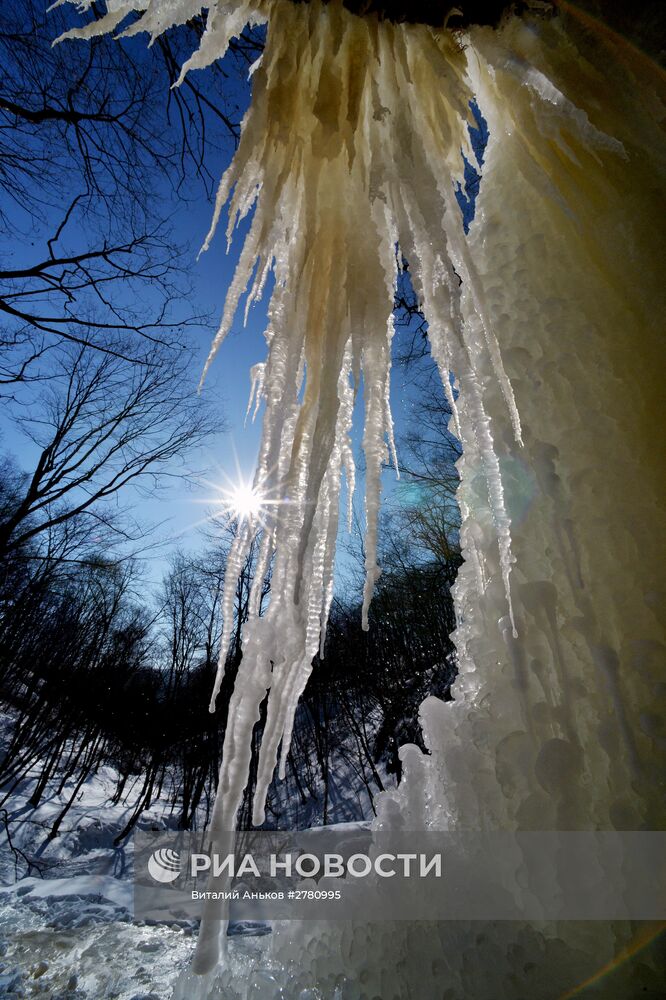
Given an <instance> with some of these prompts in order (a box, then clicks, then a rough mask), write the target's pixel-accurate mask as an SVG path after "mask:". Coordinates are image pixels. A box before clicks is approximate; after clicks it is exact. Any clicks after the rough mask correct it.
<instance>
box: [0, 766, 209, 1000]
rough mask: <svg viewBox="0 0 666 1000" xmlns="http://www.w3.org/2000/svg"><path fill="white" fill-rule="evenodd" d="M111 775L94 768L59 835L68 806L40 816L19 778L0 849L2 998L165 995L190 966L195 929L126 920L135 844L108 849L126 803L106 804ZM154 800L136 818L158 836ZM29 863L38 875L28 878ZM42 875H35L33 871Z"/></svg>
mask: <svg viewBox="0 0 666 1000" xmlns="http://www.w3.org/2000/svg"><path fill="white" fill-rule="evenodd" d="M115 787H116V775H115V774H114V773H113V771H112V770H111V769H110V768H101V769H100V771H99V773H98V774H96V775H95V776H94V777H92V778H91V779H90V780H89V781H88V782H86V784H85V785H84V786H83V788H82V789H81V792H80V793H79V796H78V798H77V800H76V802H75V804H74V805H73V806H72V808H71V810H70V812H69V813H68V815H67V817H66V819H65V821H64V822H63V825H62V827H61V832H60V834H59V835H58V836H57V837H56V838H54V839H53V840H52V841H50V842H49V841H48V840H47V837H48V831H49V829H50V826H51V824H52V823H53V820H54V818H55V816H56V815H57V813H58V812H59V811H60V809H61V808H62V806H63V804H64V803H65V802H66V801H67V798H66V797H68V796H67V789H65V790H64V793H63V795H61V796H58V795H55V794H53V793H51V794H50V795H48V794H47V796H46V798H45V800H44V801H43V803H42V804H40V805H39V807H38V808H37V809H32V808H31V807H30V805H29V803H28V797H29V795H30V792H31V791H32V782H31V781H26V782H24V783H23V784H22V785H21V786H19V788H17V789H16V790H15V792H14V793H13V795H12V797H11V799H10V800H8V802H7V803H6V808H7V809H8V814H9V822H10V833H11V839H12V844H13V845H14V847H15V848H16V849H18V850H19V851H20V852H22V855H23V856H22V855H18V856H16V855H15V854H14V853H13V852H12V850H11V848H10V845H9V843H8V841H7V836H6V832H4V831H3V835H2V844H1V845H0V878H1V881H2V886H1V887H0V951H1V952H2V957H1V959H0V996H8V997H14V996H17V997H18V996H24V997H32V996H40V997H53V998H56V997H68V998H95V1000H101V998H106V997H109V998H111V997H117V998H119V1000H130V998H139V997H143V998H147V997H151V1000H155V998H157V997H159V998H167V997H169V996H170V995H171V989H172V986H173V983H174V980H175V979H176V978H177V974H178V971H179V970H180V969H182V968H185V967H186V966H187V963H188V960H189V955H190V952H191V949H192V934H193V931H194V928H193V926H191V925H188V924H184V925H182V926H176V925H173V926H171V927H148V926H145V925H139V924H136V923H133V922H132V896H133V884H132V872H133V865H132V861H133V859H132V842H131V838H130V839H129V840H128V842H127V843H126V844H125V845H121V846H120V847H114V846H113V839H114V837H115V836H117V834H118V833H119V832H120V831H121V830H122V828H123V826H124V824H125V822H126V821H127V817H128V812H129V806H127V805H122V804H119V805H115V806H114V805H112V804H111V803H110V801H109V800H110V796H111V794H112V792H113V790H114V789H115ZM161 805H162V804H161V803H159V802H157V803H156V804H155V805H154V806H153V807H152V808H151V810H149V811H148V812H147V813H145V814H144V815H143V816H142V817H141V819H140V820H139V824H140V826H142V827H144V828H148V829H158V830H159V829H164V828H165V826H166V823H165V820H164V818H163V810H162V809H161ZM25 859H29V860H30V861H31V862H32V863H33V865H35V866H37V869H36V868H35V867H33V868H32V869H31V874H30V876H28V877H26V871H27V864H26V860H25ZM40 873H41V874H40Z"/></svg>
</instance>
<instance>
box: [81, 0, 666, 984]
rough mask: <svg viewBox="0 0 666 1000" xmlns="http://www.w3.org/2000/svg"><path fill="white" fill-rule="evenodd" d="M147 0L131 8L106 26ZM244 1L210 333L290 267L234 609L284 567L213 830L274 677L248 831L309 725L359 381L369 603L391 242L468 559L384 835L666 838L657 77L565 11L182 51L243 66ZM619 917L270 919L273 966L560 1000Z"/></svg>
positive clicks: (247, 674) (291, 25) (283, 33)
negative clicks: (452, 648)
mask: <svg viewBox="0 0 666 1000" xmlns="http://www.w3.org/2000/svg"><path fill="white" fill-rule="evenodd" d="M132 6H133V7H136V6H137V5H136V4H128V5H126V6H125V5H120V4H114V5H113V9H112V10H111V11H110V14H109V18H110V19H111V20H110V21H108V22H107V23H106V24H105V22H99V23H98V25H97V28H96V30H104V28H105V27H108V28H113V27H115V25H116V24H117V23H119V21H120V20H121V16H124V15H123V11H125V12H126V11H127V10H129V9H130V7H132ZM196 6H197V5H196V4H190V3H185V2H182V3H174V4H167V3H166V2H162V3H158V2H156V0H155V2H152V3H145V4H144V5H143V9H145V14H144V18H147V19H148V21H146V22H145V23H144V26H145V25H146V24H147V25H148V26H149V27H150V28H151V30H153V31H161V30H163V29H164V28H165V27H167V26H168V24H170V23H172V22H177V21H181V20H182V19H183V18H184V17H185V16H189V14H188V12H189V13H191V12H192V11H193V10H194V8H195V7H196ZM250 17H251V18H254V19H256V20H261V19H268V20H269V30H268V42H267V48H266V51H265V53H264V56H263V58H262V60H261V63H260V65H259V66H258V68H257V69H256V71H255V74H254V96H253V104H252V108H251V110H250V112H249V113H248V116H247V117H246V120H245V122H244V127H243V136H242V141H241V144H240V147H239V150H238V153H237V155H236V158H235V159H234V163H233V164H232V166H231V168H230V170H229V172H228V173H227V175H226V176H225V178H224V179H223V181H222V184H221V187H220V192H219V196H218V202H217V208H216V218H215V221H217V218H218V217H219V215H220V212H221V210H222V208H223V207H224V205H225V204H226V203H227V200H228V199H230V209H229V217H230V220H231V223H230V225H231V227H233V223H234V221H235V218H236V217H237V216H241V217H242V216H243V215H245V214H247V213H248V211H249V210H250V208H251V206H253V205H255V204H256V208H255V215H254V219H253V222H252V226H251V230H250V233H249V235H248V237H247V239H246V243H245V247H244V250H243V253H242V256H241V262H240V264H239V270H238V272H237V275H236V278H235V279H234V282H233V284H232V287H231V289H230V292H229V296H228V299H227V304H226V306H225V310H224V316H223V320H222V325H221V328H220V334H219V336H218V338H217V340H216V343H215V345H214V351H215V350H216V349H217V348H218V347H219V346H220V343H221V341H222V340H223V338H224V336H225V334H226V331H227V330H228V329H229V326H230V323H231V321H232V319H233V315H234V312H235V309H236V306H237V304H238V301H239V299H240V296H241V295H242V293H243V291H244V290H245V289H246V288H247V287H248V286H249V287H250V288H251V297H254V296H255V295H258V294H260V292H261V290H262V289H263V285H264V281H265V278H266V274H267V271H268V269H269V268H271V267H272V268H274V270H275V275H276V283H275V292H274V295H273V298H272V301H271V306H270V326H269V329H268V330H267V332H266V339H267V346H268V357H267V362H266V366H265V368H264V369H263V371H262V372H261V373H260V375H261V377H260V379H259V380H258V382H259V385H260V386H261V393H262V395H263V398H264V401H265V416H264V436H263V443H262V448H261V454H260V460H259V467H258V471H257V478H256V488H257V490H258V491H260V492H261V493H262V494H264V495H265V496H266V497H267V498H270V500H271V504H270V505H269V506H267V508H266V514H265V517H264V518H263V519H262V522H263V523H257V524H254V523H252V522H251V521H250V522H248V523H247V525H246V527H245V530H244V532H243V533H241V534H240V535H239V539H238V542H237V545H236V547H235V549H234V551H233V552H232V555H231V559H230V564H229V569H228V582H227V592H226V596H225V608H226V610H227V612H228V610H229V609H228V606H227V605H228V602H229V601H230V600H231V599H232V595H233V590H234V586H235V580H234V573H235V571H236V568H237V567H240V565H242V561H243V556H244V546H246V545H248V544H249V543H250V540H251V537H252V534H253V533H254V531H255V530H261V531H263V542H262V552H263V558H264V559H265V564H266V565H268V560H269V559H271V558H273V560H274V567H273V578H272V594H273V597H272V600H271V603H270V608H269V611H268V614H267V615H266V616H265V617H264V618H263V619H258V618H255V619H254V620H253V621H252V622H251V623H250V624H249V627H248V628H247V630H246V634H245V641H244V657H243V663H242V668H241V671H240V673H239V679H238V681H237V684H236V689H235V691H234V695H233V702H232V705H231V708H230V713H229V718H230V720H231V725H230V728H229V732H228V734H227V742H226V744H225V751H224V763H223V769H222V774H221V782H220V794H219V797H218V803H217V806H216V812H215V819H214V823H215V824H217V825H219V826H220V827H223V826H227V827H228V826H229V825H230V824H231V823H232V822H233V817H234V816H235V813H236V809H237V806H238V803H239V801H240V796H241V795H242V790H243V786H244V783H245V780H246V775H247V767H248V763H249V747H250V735H251V731H252V726H253V724H254V721H255V719H256V718H257V717H258V711H259V704H260V702H261V700H262V698H263V697H264V694H265V692H266V689H267V688H268V687H270V689H271V691H270V698H269V708H268V718H267V728H266V736H265V737H264V744H263V746H262V759H261V762H260V775H259V781H258V793H257V799H256V802H255V819H256V821H257V822H260V821H261V819H262V815H263V813H262V809H263V802H262V794H263V789H264V788H265V787H266V785H267V783H268V781H269V780H270V776H271V774H272V771H273V767H274V765H275V761H276V758H277V756H278V753H279V747H280V743H281V744H282V748H283V753H284V752H285V750H286V747H287V745H288V740H289V733H290V720H291V718H292V715H293V710H294V707H295V704H296V701H297V699H298V696H299V694H300V692H301V691H302V689H303V687H304V685H305V683H306V681H307V676H308V672H309V669H310V668H309V664H310V659H311V657H312V654H313V653H314V652H315V651H316V649H317V646H318V644H319V642H320V635H321V632H322V629H323V628H324V627H325V621H326V615H327V609H328V603H329V601H330V594H331V567H332V561H333V544H334V539H335V534H336V530H337V517H338V499H339V484H340V475H341V472H342V470H343V469H346V470H347V471H348V473H349V475H351V474H352V464H351V456H350V449H349V425H350V419H351V411H352V405H353V398H354V393H355V392H356V391H357V389H358V386H359V382H360V379H361V377H362V378H363V384H364V395H365V434H364V447H365V454H366V464H367V474H366V480H367V484H368V496H367V499H366V508H367V519H368V536H367V545H366V551H367V564H366V568H367V584H366V606H367V601H368V600H369V599H370V597H371V593H372V587H373V584H374V581H375V579H376V576H377V573H378V571H379V569H378V567H377V565H376V557H375V551H376V548H375V546H376V518H377V511H378V485H379V484H378V479H379V468H380V465H381V462H382V461H383V459H384V457H385V455H386V453H387V444H390V441H391V419H390V413H389V412H388V406H387V398H388V391H387V387H388V377H389V358H390V350H389V348H390V338H391V332H392V327H391V302H392V290H393V281H394V277H395V255H394V247H395V244H396V242H397V243H399V244H400V248H401V250H402V253H403V254H404V255H405V257H406V258H407V259H408V260H409V261H410V270H411V273H412V279H413V281H414V286H415V288H416V291H417V293H418V294H419V296H420V298H421V301H422V303H423V306H424V311H425V313H426V316H427V318H428V321H429V325H430V336H431V343H432V350H433V354H434V356H435V357H436V359H437V361H438V363H439V365H440V368H441V371H442V375H443V378H444V385H445V386H447V387H448V385H449V383H448V371H449V370H452V371H454V372H455V373H456V376H457V379H458V384H459V389H460V395H459V399H458V402H457V405H454V404H453V400H451V402H452V405H453V409H454V420H455V422H456V427H457V428H458V430H459V433H460V436H461V438H462V441H463V456H464V457H463V459H461V463H460V472H461V488H460V501H461V508H462V511H463V516H464V524H463V529H462V543H463V554H464V556H465V560H466V561H465V565H464V566H463V568H462V570H461V572H460V575H459V578H458V582H457V584H456V589H455V598H456V605H457V609H458V618H459V625H458V629H457V631H456V634H455V639H456V645H457V648H458V653H459V658H460V667H461V675H460V678H459V680H458V682H457V684H456V688H455V696H456V701H455V703H453V704H452V705H448V704H447V705H445V704H443V703H439V702H437V701H435V700H429V701H428V702H426V703H425V704H424V705H423V707H422V718H423V724H424V730H425V734H426V739H427V742H428V745H429V747H430V748H431V750H432V756H430V757H423V756H422V755H420V754H419V753H418V751H416V750H415V749H414V748H407V749H406V750H405V751H404V753H405V765H406V766H405V775H406V777H405V780H404V781H403V784H402V785H401V787H400V789H399V790H398V791H397V792H395V793H390V794H387V795H386V797H385V798H384V800H383V803H382V807H381V810H380V816H379V818H378V824H379V825H381V826H389V827H390V826H391V825H399V826H402V827H403V828H410V826H411V827H412V828H422V827H423V826H433V827H435V828H438V827H450V826H453V827H456V828H460V829H466V828H468V829H477V828H493V827H500V828H510V829H513V828H522V829H557V828H559V829H586V828H601V829H606V828H609V829H642V828H647V829H650V828H652V829H659V828H661V826H662V824H663V822H664V812H663V810H664V796H663V791H664V789H663V775H664V773H665V771H664V766H663V765H664V760H663V756H664V747H665V745H666V736H665V734H664V730H663V719H664V711H663V710H664V704H663V701H664V697H665V687H664V680H663V664H664V636H663V625H660V620H659V612H660V610H661V607H660V602H661V601H662V600H663V582H662V565H661V563H662V559H661V558H660V553H659V540H660V538H662V537H663V530H664V509H663V491H662V489H661V487H662V486H663V475H661V478H660V474H661V472H662V471H663V467H662V465H661V463H662V461H663V455H664V447H663V426H664V421H663V414H662V380H661V377H660V360H661V353H660V344H659V337H658V333H659V331H658V322H659V317H660V316H661V315H663V307H664V301H663V300H664V291H663V287H662V283H661V282H660V280H659V275H658V268H657V262H658V261H660V260H663V259H664V256H665V255H664V247H663V239H662V235H661V230H660V227H659V225H658V220H659V219H660V218H663V209H664V205H663V198H662V196H661V195H660V193H659V189H660V183H661V181H662V178H663V168H664V149H665V147H664V139H663V132H662V127H661V126H662V123H663V120H664V106H663V98H664V93H663V80H662V78H661V77H660V76H659V75H658V74H657V73H656V72H655V71H654V70H653V69H652V68H651V67H650V66H649V64H647V63H646V62H643V61H642V58H641V57H640V54H636V53H635V52H633V51H632V50H631V49H630V48H629V47H628V46H626V45H625V44H624V43H622V42H621V40H618V39H615V38H613V36H611V35H610V34H608V33H607V32H603V33H599V34H588V33H587V32H586V31H584V30H583V29H581V28H580V26H579V25H578V24H577V23H576V22H575V21H568V20H567V19H566V18H564V17H562V18H557V19H551V20H549V19H545V18H538V19H524V20H520V19H516V18H514V19H512V20H510V21H509V22H508V23H507V24H505V25H504V27H503V28H502V29H501V30H500V31H498V32H495V31H492V30H490V29H474V30H472V31H471V32H470V33H469V36H468V37H466V38H465V39H457V40H456V39H454V38H453V37H452V36H451V35H450V34H449V33H448V32H446V31H441V32H437V31H434V30H432V29H430V28H427V27H424V26H418V25H393V24H390V23H388V22H378V21H377V20H376V19H371V18H367V19H366V18H357V17H354V16H352V15H350V14H348V13H347V12H346V11H344V10H343V9H342V8H341V7H340V6H339V5H338V4H335V3H331V4H328V5H326V6H322V5H321V4H319V3H318V2H315V3H311V4H303V5H296V4H292V3H290V2H288V0H275V2H272V3H271V2H268V0H266V2H257V3H251V2H246V3H229V4H225V5H223V4H217V5H213V13H212V16H211V18H210V24H209V28H208V29H207V32H206V35H205V36H204V39H203V41H202V45H201V49H200V51H199V53H198V54H197V55H196V56H195V57H194V61H193V62H192V67H196V66H201V65H204V64H206V62H210V61H211V60H212V59H214V58H216V57H218V56H220V55H222V54H223V52H224V49H225V48H226V45H227V44H228V39H229V37H230V36H231V34H233V33H234V32H236V31H238V30H239V25H241V24H242V23H243V22H244V20H247V19H248V18H250ZM100 25H101V29H100ZM140 25H141V22H139V26H140ZM89 33H90V32H89ZM473 96H474V97H475V99H476V100H477V102H478V104H479V107H480V109H481V111H482V113H483V115H484V116H485V118H486V120H487V122H488V126H489V130H490V142H489V145H488V149H487V151H486V160H485V167H484V172H483V179H482V183H481V194H480V197H479V200H478V201H477V210H476V218H475V221H474V223H473V225H472V227H471V230H470V234H469V238H468V239H466V238H465V237H464V234H463V233H462V227H461V223H460V215H459V211H458V209H457V206H456V204H455V198H454V182H455V179H456V177H457V175H458V173H459V164H460V150H461V148H465V147H466V142H467V135H466V127H465V120H466V116H467V114H468V106H469V100H470V99H471V98H472V97H473ZM229 235H231V230H230V231H229ZM276 500H277V502H275V501H276ZM662 622H663V619H662ZM223 660H224V649H223V651H222V661H221V662H223ZM628 933H629V929H628V928H626V927H623V926H614V927H608V926H603V925H595V926H594V927H575V926H572V925H566V926H561V927H553V926H550V927H542V928H536V927H534V926H531V927H530V926H524V927H520V928H516V927H510V926H508V925H503V926H496V927H488V928H480V927H479V926H469V927H466V926H463V925H460V924H457V925H455V926H453V925H439V926H434V925H430V926H424V925H419V926H417V927H415V926H414V925H400V924H395V925H382V926H375V927H367V926H366V927H354V926H351V927H344V928H340V927H335V926H329V927H325V928H322V927H319V928H313V929H311V930H310V931H307V932H304V933H303V935H300V934H299V935H298V936H296V935H294V934H293V932H291V931H290V930H289V929H287V930H284V929H282V930H280V929H278V931H277V932H276V934H275V935H274V947H273V958H272V959H271V961H272V962H273V965H272V968H273V970H274V971H275V970H276V969H278V970H281V972H280V975H282V976H283V977H288V979H289V984H288V985H289V992H288V994H287V995H289V996H292V995H293V996H298V995H299V992H298V991H299V990H301V989H310V988H311V989H313V990H315V991H316V990H318V991H319V992H314V993H313V994H312V996H315V997H319V996H323V997H340V998H358V1000H360V998H367V1000H372V998H375V997H379V998H381V1000H392V998H393V997H399V998H401V1000H402V998H403V997H406V996H411V995H413V996H419V997H424V998H426V1000H430V998H431V997H433V998H434V997H442V996H445V997H449V998H451V1000H453V998H458V997H460V998H463V997H465V998H467V997H473V998H474V1000H484V998H486V997H487V998H488V1000H498V998H500V997H507V998H509V997H516V998H518V997H522V996H530V997H531V998H541V997H543V998H548V997H555V996H557V995H558V992H564V991H565V990H566V989H567V988H569V986H570V985H571V984H572V981H573V980H575V979H576V977H577V976H578V977H580V978H584V975H589V974H590V973H591V971H593V968H594V967H595V966H598V965H601V964H603V962H604V961H606V960H607V959H609V958H610V957H611V956H612V954H613V951H614V949H615V948H616V946H617V942H621V941H623V940H624V939H625V938H626V936H627V935H628ZM218 937H219V926H218V925H216V924H215V923H214V922H209V923H208V924H207V925H206V926H204V929H203V931H202V935H201V938H200V943H199V952H198V959H197V966H196V967H197V970H198V971H199V972H206V976H205V978H204V979H199V980H197V985H196V986H195V984H194V980H191V981H189V982H188V984H186V985H185V986H183V990H184V993H183V995H188V996H193V995H194V991H195V989H196V990H197V991H198V992H199V994H200V995H205V994H206V993H207V991H208V990H209V987H210V988H211V989H212V988H213V987H212V986H211V983H212V980H213V978H214V977H215V975H216V973H215V970H214V967H215V963H216V961H217V957H218V954H219V940H218ZM225 975H226V977H227V983H228V984H229V989H230V990H231V989H232V985H231V979H229V975H230V973H228V974H225ZM645 975H646V976H648V977H649V975H651V973H650V972H649V970H648V972H647V973H645ZM232 978H233V977H232ZM236 988H237V989H238V991H239V995H240V996H245V995H248V994H247V989H246V987H242V988H241V986H240V985H239V984H238V983H237V984H236V986H233V989H236ZM243 989H244V990H245V993H243V992H242V990H243ZM188 991H189V992H188ZM211 995H213V994H211ZM229 995H233V993H230V994H229ZM252 995H254V994H252ZM259 995H260V994H257V996H259ZM266 995H269V994H266ZM276 995H277V994H276ZM608 995H609V996H610V995H611V994H610V993H609V994H608ZM304 996H308V994H307V993H306V994H304Z"/></svg>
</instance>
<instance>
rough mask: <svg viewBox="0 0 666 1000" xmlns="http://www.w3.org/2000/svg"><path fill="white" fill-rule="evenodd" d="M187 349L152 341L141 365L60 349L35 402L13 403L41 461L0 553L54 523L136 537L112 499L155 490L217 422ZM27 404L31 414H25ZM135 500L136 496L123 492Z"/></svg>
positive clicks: (17, 502)
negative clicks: (196, 385) (197, 388)
mask: <svg viewBox="0 0 666 1000" xmlns="http://www.w3.org/2000/svg"><path fill="white" fill-rule="evenodd" d="M188 361H189V355H188V354H187V353H186V352H182V351H181V352H178V351H176V350H173V349H166V348H158V347H156V348H154V349H153V350H151V352H150V354H149V355H148V356H145V357H144V358H143V361H142V363H141V364H137V363H136V362H128V361H126V360H124V358H123V357H119V356H116V355H112V354H103V353H102V354H100V353H97V352H91V351H89V350H88V349H87V348H85V347H79V346H77V347H66V348H61V349H60V351H59V352H58V355H57V357H55V358H54V359H53V363H52V370H51V375H50V378H49V380H48V382H47V383H46V384H45V385H44V387H43V388H42V391H41V395H40V397H39V399H38V400H37V401H35V400H34V399H33V398H32V393H31V394H30V397H29V399H28V400H27V402H26V404H25V407H23V405H22V400H19V401H17V403H16V409H17V410H18V412H19V415H18V418H17V422H18V423H19V425H20V426H21V428H22V429H23V431H24V432H25V434H26V435H27V437H28V438H29V439H30V440H31V442H32V444H33V445H34V451H35V459H34V461H33V463H32V467H31V469H30V471H29V472H27V473H26V474H25V475H24V476H23V477H21V481H20V482H17V481H16V480H15V481H14V483H13V485H12V489H11V494H12V497H11V503H9V502H8V503H7V504H6V505H5V510H4V512H3V516H2V521H1V523H0V553H1V554H7V553H8V552H11V551H18V550H20V549H21V548H22V546H24V545H25V543H26V542H28V541H30V540H36V539H46V538H48V537H49V535H50V533H52V532H53V529H55V528H58V527H62V526H64V525H69V526H74V525H76V526H77V527H78V530H79V531H80V532H82V534H83V535H84V536H85V534H86V533H87V532H88V531H89V529H90V528H91V526H92V527H94V529H95V532H96V534H97V535H98V536H99V537H103V538H104V539H105V540H108V538H109V536H113V535H119V534H120V535H121V536H122V537H123V538H127V537H135V536H133V534H132V529H131V526H130V525H129V524H128V522H127V519H126V518H122V517H119V508H118V506H117V505H116V504H110V503H109V501H110V500H111V499H112V498H115V497H117V496H118V495H119V494H120V493H121V491H123V490H126V489H127V488H128V487H132V486H133V487H135V488H140V489H155V488H156V487H157V486H158V485H159V484H160V483H161V482H162V481H163V480H164V478H165V477H171V476H175V475H178V474H179V468H178V462H179V461H182V460H183V459H184V457H185V455H186V454H187V453H188V452H189V451H190V450H191V449H193V448H195V447H196V445H197V444H199V443H200V442H201V441H202V440H203V439H204V438H205V437H206V436H207V435H208V434H210V433H211V432H212V430H213V429H214V426H215V425H214V423H213V420H212V415H211V412H210V410H209V408H208V407H207V406H206V405H205V404H204V402H203V401H202V400H201V399H199V398H197V397H196V395H195V393H194V391H193V387H192V380H191V377H190V374H189V369H188ZM23 408H25V411H26V412H21V410H22V409H23ZM127 500H128V501H129V500H130V497H129V496H128V497H127Z"/></svg>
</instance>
